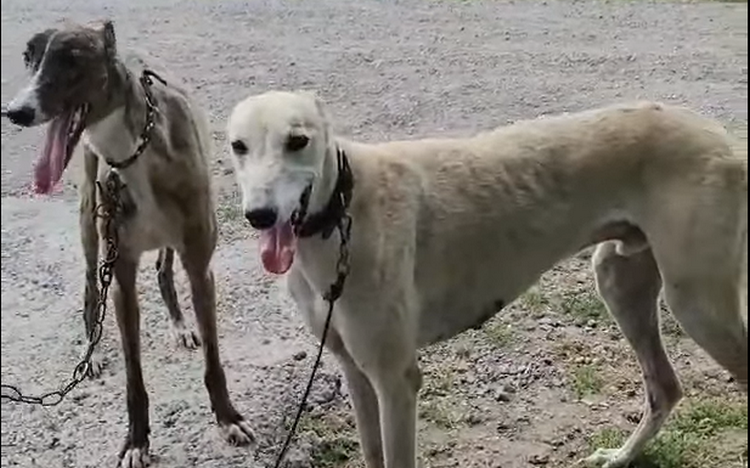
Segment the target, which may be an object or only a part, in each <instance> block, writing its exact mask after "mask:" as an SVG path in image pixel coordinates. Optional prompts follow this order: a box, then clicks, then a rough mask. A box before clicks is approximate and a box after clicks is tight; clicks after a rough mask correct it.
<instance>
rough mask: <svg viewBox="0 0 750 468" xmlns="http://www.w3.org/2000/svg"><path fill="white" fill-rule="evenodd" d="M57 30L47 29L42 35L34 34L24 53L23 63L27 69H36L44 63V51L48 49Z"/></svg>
mask: <svg viewBox="0 0 750 468" xmlns="http://www.w3.org/2000/svg"><path fill="white" fill-rule="evenodd" d="M56 32H57V29H47V30H46V31H42V32H40V33H36V34H34V35H33V36H32V37H31V39H29V41H28V42H27V43H26V50H24V51H23V63H24V65H26V68H29V69H32V70H33V69H36V68H37V67H38V66H39V63H40V62H41V61H42V57H43V56H44V51H45V50H46V49H47V43H48V42H49V40H50V38H51V37H52V35H53V34H55V33H56Z"/></svg>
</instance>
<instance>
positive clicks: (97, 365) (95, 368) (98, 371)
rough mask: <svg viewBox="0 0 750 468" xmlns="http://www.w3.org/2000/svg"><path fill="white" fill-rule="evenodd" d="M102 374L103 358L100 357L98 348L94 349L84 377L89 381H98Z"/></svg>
mask: <svg viewBox="0 0 750 468" xmlns="http://www.w3.org/2000/svg"><path fill="white" fill-rule="evenodd" d="M85 352H86V351H85V350H84V353H85ZM102 372H104V356H103V355H102V352H101V351H99V348H95V349H94V352H93V353H92V354H91V361H90V362H89V370H88V372H87V373H86V375H87V376H88V378H90V379H98V378H99V377H101V376H102Z"/></svg>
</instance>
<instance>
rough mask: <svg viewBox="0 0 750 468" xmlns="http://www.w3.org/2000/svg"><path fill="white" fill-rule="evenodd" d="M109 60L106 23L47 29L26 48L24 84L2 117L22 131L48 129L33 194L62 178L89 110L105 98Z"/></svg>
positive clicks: (110, 38)
mask: <svg viewBox="0 0 750 468" xmlns="http://www.w3.org/2000/svg"><path fill="white" fill-rule="evenodd" d="M115 54H116V51H115V32H114V26H113V25H112V22H111V21H104V22H101V23H97V24H95V25H90V26H81V25H67V26H65V27H61V28H55V29H48V30H46V31H43V32H40V33H37V34H35V35H34V36H33V37H32V38H31V39H29V41H28V42H27V43H26V50H25V51H24V52H23V60H24V64H25V65H26V68H27V69H28V70H29V72H30V78H29V81H28V83H27V85H26V86H25V87H24V88H23V89H22V90H21V91H20V92H19V93H18V94H17V95H16V96H15V98H13V100H12V101H11V102H10V104H8V106H7V107H6V109H5V114H6V116H7V117H8V118H9V119H10V121H11V122H13V123H14V124H16V125H20V126H23V127H33V126H37V125H41V124H44V123H47V122H49V123H50V128H49V130H48V135H47V142H46V148H45V150H44V152H43V153H42V157H41V159H40V161H39V164H38V165H37V175H38V176H41V177H42V179H44V180H41V179H40V178H37V190H38V191H40V192H47V191H49V190H50V189H51V188H52V185H53V184H54V183H55V182H57V180H59V179H60V177H62V172H63V170H64V169H65V167H66V166H67V164H68V162H69V161H70V157H71V156H72V154H73V150H74V149H75V146H76V144H77V143H78V140H79V138H80V136H81V133H82V132H83V129H84V127H85V123H86V117H87V114H88V110H89V108H90V106H91V104H92V103H94V102H96V101H97V100H98V99H101V98H102V96H103V95H104V93H105V92H106V91H105V89H106V86H107V83H108V79H109V74H110V72H111V70H112V66H113V63H114V61H115ZM40 171H41V172H43V174H40V173H39V172H40Z"/></svg>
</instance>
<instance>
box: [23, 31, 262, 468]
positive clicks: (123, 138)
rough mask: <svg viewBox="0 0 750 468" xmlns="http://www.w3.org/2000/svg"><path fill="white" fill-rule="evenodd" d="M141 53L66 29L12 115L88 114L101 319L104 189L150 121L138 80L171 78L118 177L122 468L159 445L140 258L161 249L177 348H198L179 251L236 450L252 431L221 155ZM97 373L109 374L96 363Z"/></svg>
mask: <svg viewBox="0 0 750 468" xmlns="http://www.w3.org/2000/svg"><path fill="white" fill-rule="evenodd" d="M141 57H142V56H141V55H136V54H133V53H127V52H126V53H119V52H118V51H117V47H116V41H115V33H114V27H113V25H112V23H111V22H109V21H105V22H104V23H103V24H102V25H94V26H80V25H66V26H64V27H61V28H56V29H48V30H46V31H44V32H42V33H38V34H36V35H34V36H33V37H32V38H31V40H29V42H28V44H27V49H26V51H25V52H24V60H25V62H26V64H27V67H28V68H29V69H30V71H31V72H32V74H33V76H32V79H31V81H30V84H29V86H27V87H26V89H25V90H23V91H22V92H21V93H19V96H18V97H17V98H16V99H14V101H13V103H12V105H15V106H33V110H34V111H35V112H36V114H35V117H34V121H33V122H32V123H30V124H29V125H38V124H41V123H45V122H46V121H48V120H50V119H51V118H54V117H56V116H58V115H60V114H61V113H62V112H64V111H65V110H67V109H71V108H75V107H77V106H80V105H82V104H88V105H89V106H90V111H89V113H88V116H87V119H86V129H85V131H84V134H83V140H82V141H83V146H84V150H83V153H84V154H83V157H84V178H83V179H84V180H83V183H82V184H81V188H80V228H81V240H82V243H83V250H84V256H85V260H86V287H85V292H84V303H85V307H84V319H85V323H86V330H87V331H89V330H90V329H91V325H92V322H93V320H94V319H95V313H96V310H95V305H96V268H97V257H98V253H99V248H100V246H99V235H101V232H100V233H99V235H98V234H97V229H99V230H100V231H101V226H99V227H97V223H96V219H95V217H94V211H95V207H96V205H97V187H96V180H97V179H98V180H103V178H104V177H105V175H106V174H107V173H108V171H109V170H110V168H109V165H108V164H107V163H106V162H107V161H113V162H121V161H124V160H125V159H127V158H128V157H129V156H130V155H132V154H133V151H134V149H135V147H136V146H137V144H138V143H139V141H140V140H139V135H140V134H141V132H142V130H143V128H144V125H145V119H146V117H145V116H146V102H145V94H144V90H143V88H142V85H141V83H140V82H139V77H140V76H141V73H142V71H143V70H144V69H146V68H148V69H150V70H154V71H156V72H157V73H159V75H160V76H163V77H165V78H166V80H167V83H168V84H167V85H164V84H162V83H159V82H155V83H154V84H153V86H152V92H153V95H154V99H155V100H156V106H157V108H158V112H157V114H156V117H155V127H154V128H153V130H152V132H151V142H150V144H149V146H148V147H147V149H146V151H145V152H144V153H143V154H142V155H141V156H140V158H138V159H137V161H136V162H135V163H134V164H133V165H131V166H129V167H127V168H125V169H121V170H119V172H120V176H121V178H122V179H123V181H124V183H125V185H126V188H125V192H124V193H123V194H122V196H123V197H124V198H125V200H126V204H127V205H128V207H129V209H128V210H127V212H126V213H127V214H126V216H125V219H124V221H123V224H122V225H121V226H120V228H119V246H118V249H119V258H118V261H117V264H116V266H115V271H114V274H115V280H116V281H115V284H116V287H115V288H114V304H115V312H116V316H117V323H118V326H119V329H120V335H121V339H122V347H123V352H124V359H125V365H126V375H127V408H128V417H129V429H128V436H127V438H126V440H125V444H124V446H123V448H122V451H121V452H120V466H122V467H127V468H140V467H143V466H146V465H147V464H148V462H149V460H148V446H149V440H148V435H149V411H148V395H147V393H146V389H145V386H144V382H143V375H142V371H141V354H140V310H139V306H138V298H137V294H136V274H137V271H138V263H139V260H140V257H141V255H142V254H143V253H144V252H146V251H149V250H154V249H159V260H158V261H157V270H158V275H157V276H158V282H159V288H160V291H161V295H162V297H163V299H164V301H165V303H166V305H167V309H168V310H169V314H170V317H171V319H172V323H173V325H174V328H175V330H176V334H177V337H178V340H179V341H180V342H181V343H182V344H183V345H185V346H187V347H194V346H196V345H198V338H197V337H196V336H195V335H194V334H193V333H191V332H190V331H188V330H187V328H186V327H185V325H184V318H183V315H182V312H181V311H180V307H179V304H178V301H177V294H176V292H175V288H174V279H173V263H174V255H175V253H176V254H177V255H178V256H179V258H180V261H181V263H182V265H183V267H184V269H185V271H186V272H187V276H188V279H189V282H190V288H191V293H192V301H193V307H194V309H195V314H196V321H197V324H198V329H199V331H200V337H201V340H202V345H203V354H204V359H205V363H206V367H205V385H206V387H207V390H208V394H209V397H210V401H211V407H212V409H213V411H214V413H215V415H216V419H217V421H218V423H219V425H220V427H221V428H222V430H223V432H224V433H225V437H226V439H227V440H228V441H229V442H231V443H233V444H246V443H249V442H250V441H251V439H252V437H253V436H252V431H251V429H250V427H249V425H248V424H247V422H245V421H244V419H243V417H242V416H241V415H240V414H239V413H238V412H237V410H236V409H235V408H234V406H233V405H232V403H231V400H230V398H229V393H228V391H227V384H226V377H225V375H224V370H223V368H222V365H221V362H220V357H219V346H218V337H217V330H216V307H215V290H214V277H213V273H212V271H211V266H210V264H211V259H212V257H213V253H214V250H215V246H216V240H217V227H216V218H215V211H214V202H213V198H212V190H211V184H210V172H209V167H208V161H207V157H208V156H209V154H210V151H211V136H210V133H209V129H208V121H207V119H206V117H205V115H204V114H203V112H202V111H201V110H200V109H199V108H198V107H197V106H196V104H195V103H194V102H193V101H192V100H191V99H190V98H189V97H188V94H187V93H186V91H185V90H183V89H182V88H181V87H180V86H179V85H177V84H176V81H175V80H174V78H172V77H168V76H167V75H166V72H164V71H163V70H159V69H154V68H153V66H152V64H150V63H149V65H146V62H145V61H144V60H143V59H142V58H141ZM94 367H95V369H94V370H95V371H97V372H98V371H99V370H100V368H99V365H98V363H95V366H94Z"/></svg>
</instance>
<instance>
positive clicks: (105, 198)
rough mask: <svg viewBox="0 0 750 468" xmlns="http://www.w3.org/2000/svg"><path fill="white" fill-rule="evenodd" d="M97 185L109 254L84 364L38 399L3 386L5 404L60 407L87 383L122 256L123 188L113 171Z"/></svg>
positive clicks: (102, 264)
mask: <svg viewBox="0 0 750 468" xmlns="http://www.w3.org/2000/svg"><path fill="white" fill-rule="evenodd" d="M96 184H97V186H98V188H99V193H100V195H101V200H102V201H101V203H100V204H99V205H97V207H96V210H95V212H94V216H95V217H98V218H102V220H103V224H104V225H103V228H104V236H103V240H104V243H105V252H106V253H105V255H104V257H103V258H102V259H101V262H100V265H99V297H98V300H97V303H96V320H95V322H94V324H93V326H92V328H91V334H90V335H89V336H88V340H89V344H88V347H87V348H86V354H84V356H83V358H82V359H81V361H80V362H79V363H78V365H76V366H75V368H74V369H73V376H72V378H71V379H70V381H69V382H68V383H67V384H65V385H64V386H62V387H60V388H59V389H58V390H54V391H51V392H47V393H45V394H42V395H39V396H36V395H33V396H32V395H24V394H23V393H21V390H20V389H19V388H18V387H17V386H15V385H6V384H2V394H1V395H0V399H2V400H10V401H14V402H17V403H28V404H34V405H41V406H55V405H58V404H59V403H60V402H61V401H62V400H63V398H65V396H66V395H67V394H68V393H70V392H71V391H72V390H73V389H74V388H76V387H77V386H78V384H80V383H81V382H83V381H84V380H85V379H86V376H87V375H88V372H89V370H90V369H91V356H92V355H93V354H94V349H95V348H96V346H97V344H99V341H100V340H101V338H102V327H103V323H104V317H105V315H106V312H107V296H108V293H109V287H110V285H111V284H112V278H113V276H114V273H113V270H114V266H115V262H116V261H117V257H118V256H119V252H118V245H119V239H118V232H117V230H118V228H119V223H120V221H121V216H122V212H123V204H122V199H121V197H120V195H121V193H122V190H123V187H124V184H123V182H122V179H120V175H119V174H118V173H117V172H116V171H114V170H112V171H110V172H109V174H108V175H107V179H106V180H105V181H104V187H102V184H101V183H100V182H99V181H97V183H96Z"/></svg>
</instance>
